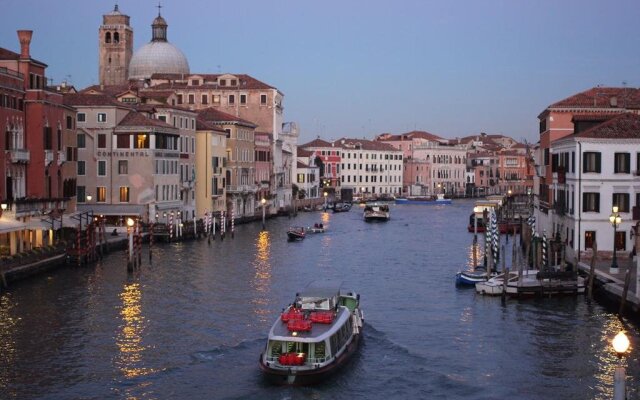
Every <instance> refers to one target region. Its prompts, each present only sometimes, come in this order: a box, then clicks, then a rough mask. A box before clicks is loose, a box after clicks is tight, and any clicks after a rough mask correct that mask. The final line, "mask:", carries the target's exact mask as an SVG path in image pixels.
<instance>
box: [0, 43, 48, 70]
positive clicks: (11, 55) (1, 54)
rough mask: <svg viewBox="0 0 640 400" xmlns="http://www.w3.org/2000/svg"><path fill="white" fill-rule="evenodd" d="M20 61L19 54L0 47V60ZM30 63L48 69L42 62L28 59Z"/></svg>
mask: <svg viewBox="0 0 640 400" xmlns="http://www.w3.org/2000/svg"><path fill="white" fill-rule="evenodd" d="M19 59H20V54H19V53H15V52H13V51H11V50H9V49H5V48H3V47H0V60H19ZM30 60H31V61H33V62H34V63H36V64H40V65H42V66H44V67H48V65H47V64H45V63H43V62H42V61H38V60H36V59H33V58H30Z"/></svg>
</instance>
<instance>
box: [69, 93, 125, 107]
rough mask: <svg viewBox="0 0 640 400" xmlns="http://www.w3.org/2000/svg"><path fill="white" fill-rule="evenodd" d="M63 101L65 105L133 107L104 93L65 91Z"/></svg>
mask: <svg viewBox="0 0 640 400" xmlns="http://www.w3.org/2000/svg"><path fill="white" fill-rule="evenodd" d="M62 101H63V103H64V104H65V105H67V106H72V107H120V108H128V109H131V106H129V105H127V104H124V103H121V102H119V101H117V100H116V99H114V98H113V97H111V96H106V95H104V94H88V93H65V94H64V95H63V96H62Z"/></svg>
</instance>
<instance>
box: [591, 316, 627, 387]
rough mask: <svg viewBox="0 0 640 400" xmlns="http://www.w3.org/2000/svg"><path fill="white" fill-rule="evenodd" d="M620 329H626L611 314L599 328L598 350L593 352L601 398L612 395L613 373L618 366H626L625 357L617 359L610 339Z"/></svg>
mask: <svg viewBox="0 0 640 400" xmlns="http://www.w3.org/2000/svg"><path fill="white" fill-rule="evenodd" d="M620 331H626V329H625V326H624V324H623V323H622V321H620V320H619V319H618V318H616V317H614V316H611V317H610V318H609V319H608V320H607V321H606V322H605V324H604V325H603V327H602V329H601V330H600V337H599V340H600V343H601V346H600V351H599V352H598V353H596V354H595V357H596V360H597V362H596V365H597V370H596V372H595V377H596V380H597V388H598V392H599V394H600V395H601V397H599V398H602V399H610V398H612V397H613V374H614V371H615V369H616V367H618V366H623V367H627V357H623V358H622V359H618V357H617V356H616V354H615V352H614V350H613V347H612V345H611V341H612V340H613V338H614V337H615V336H616V335H617V334H618V332H620Z"/></svg>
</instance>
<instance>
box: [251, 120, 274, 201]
mask: <svg viewBox="0 0 640 400" xmlns="http://www.w3.org/2000/svg"><path fill="white" fill-rule="evenodd" d="M254 138H255V140H254V142H255V143H254V144H255V153H256V154H255V157H254V159H255V163H256V184H257V185H258V193H256V202H258V203H259V202H260V201H261V200H262V199H265V200H267V202H268V203H269V204H271V187H272V186H274V185H275V183H274V182H271V180H272V178H274V179H275V176H274V175H273V174H272V171H273V157H272V156H271V155H272V150H273V135H271V134H270V133H268V132H256V133H255V135H254ZM274 187H275V186H274Z"/></svg>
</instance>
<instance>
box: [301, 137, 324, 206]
mask: <svg viewBox="0 0 640 400" xmlns="http://www.w3.org/2000/svg"><path fill="white" fill-rule="evenodd" d="M297 152H298V154H297V157H296V161H297V163H298V166H297V171H298V175H297V176H296V185H297V186H298V194H299V197H303V198H305V199H318V198H320V197H321V196H322V195H321V193H320V167H319V166H318V165H316V161H317V160H318V156H317V155H316V153H315V152H314V151H309V150H305V149H303V148H301V147H299V148H298V149H297Z"/></svg>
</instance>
